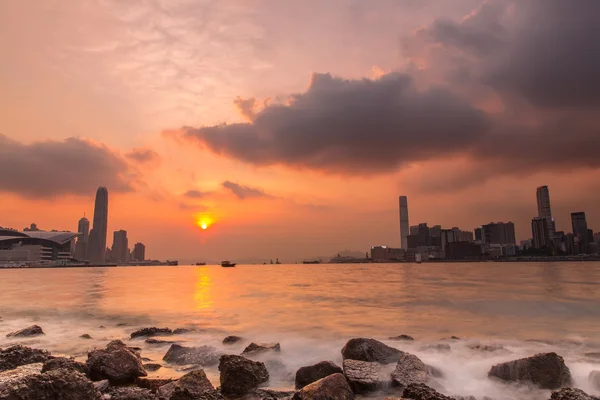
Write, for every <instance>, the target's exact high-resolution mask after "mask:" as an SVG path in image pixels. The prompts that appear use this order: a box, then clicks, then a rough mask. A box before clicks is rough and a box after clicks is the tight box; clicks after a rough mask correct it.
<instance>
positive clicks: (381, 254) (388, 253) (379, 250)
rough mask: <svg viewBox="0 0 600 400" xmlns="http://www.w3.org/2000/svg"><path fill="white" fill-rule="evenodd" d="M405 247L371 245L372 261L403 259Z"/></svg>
mask: <svg viewBox="0 0 600 400" xmlns="http://www.w3.org/2000/svg"><path fill="white" fill-rule="evenodd" d="M405 252H406V250H405V249H394V248H391V247H387V246H375V247H371V261H372V262H391V261H404V254H405Z"/></svg>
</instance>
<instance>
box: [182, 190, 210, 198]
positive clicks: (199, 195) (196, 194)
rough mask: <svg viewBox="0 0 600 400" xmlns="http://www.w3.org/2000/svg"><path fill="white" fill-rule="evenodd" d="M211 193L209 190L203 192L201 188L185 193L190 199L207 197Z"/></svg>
mask: <svg viewBox="0 0 600 400" xmlns="http://www.w3.org/2000/svg"><path fill="white" fill-rule="evenodd" d="M209 194H210V193H208V192H202V191H200V190H188V191H187V192H185V193H184V194H183V195H184V196H185V197H187V198H190V199H201V198H203V197H206V196H207V195H209Z"/></svg>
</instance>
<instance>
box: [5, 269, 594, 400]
mask: <svg viewBox="0 0 600 400" xmlns="http://www.w3.org/2000/svg"><path fill="white" fill-rule="evenodd" d="M0 316H1V317H2V319H1V320H0V347H6V346H8V345H10V344H13V343H16V342H19V343H24V344H27V345H30V346H33V347H40V348H45V349H48V350H50V351H52V352H53V353H58V354H67V355H73V356H76V357H78V358H79V359H83V360H84V359H85V356H86V353H87V351H88V350H90V349H92V348H94V347H104V345H105V344H106V343H107V342H108V341H109V340H112V339H122V340H126V342H127V343H130V344H131V345H135V346H139V347H142V349H143V350H142V355H143V356H144V357H148V358H150V359H152V360H155V361H158V362H160V360H161V359H162V356H163V355H164V353H165V352H166V350H167V349H168V345H166V346H156V345H149V344H147V343H145V342H144V341H143V340H139V339H138V340H129V339H128V337H129V334H130V333H131V332H133V331H134V330H136V329H138V328H141V327H147V326H158V327H170V328H191V329H194V330H195V331H194V332H191V333H188V334H185V335H182V336H181V337H179V336H178V338H177V340H178V341H181V342H182V343H184V344H186V345H212V346H215V347H216V348H217V349H219V350H221V351H223V352H228V353H240V352H241V351H242V350H243V348H244V347H245V345H246V344H248V343H249V342H250V341H257V342H279V343H281V349H282V350H281V353H280V354H279V355H277V356H276V357H277V360H278V361H279V364H276V365H279V366H278V367H274V368H273V370H272V371H270V372H271V375H272V379H271V381H270V385H271V387H274V388H291V387H292V386H293V376H294V373H295V371H296V370H297V368H299V367H301V366H304V365H309V364H313V363H316V362H319V361H322V360H333V361H334V362H336V363H338V364H340V365H341V354H340V350H341V348H342V347H343V345H344V343H345V342H346V341H347V340H348V339H350V338H352V337H371V338H375V339H379V340H382V341H384V342H385V343H387V344H389V345H392V346H394V347H396V348H399V349H401V350H406V351H409V352H411V353H414V354H416V355H418V356H419V357H420V358H421V359H423V361H425V362H426V363H428V364H430V365H433V366H435V367H437V368H439V369H440V370H441V371H442V372H443V373H444V378H441V379H440V380H439V385H440V386H439V390H440V391H442V392H443V393H445V394H449V395H463V396H469V395H472V396H475V397H477V398H481V397H483V396H488V397H492V398H494V399H504V398H507V399H508V398H513V399H514V398H523V399H524V398H529V399H531V398H540V399H548V398H549V392H548V391H543V390H537V389H531V388H527V387H523V386H513V385H505V384H501V383H498V382H495V381H493V380H490V379H488V378H487V372H488V371H489V369H490V367H491V366H492V365H494V364H497V363H499V362H503V361H508V360H512V359H516V358H520V357H526V356H530V355H533V354H535V353H539V352H548V351H556V352H557V353H558V354H560V355H561V356H563V357H564V358H565V361H566V363H567V365H568V366H569V368H570V369H571V372H572V374H573V376H574V379H575V386H577V387H580V388H582V389H583V390H585V391H586V392H588V393H590V394H598V391H597V390H595V389H594V388H593V387H592V386H591V385H590V383H588V380H587V377H588V374H589V373H590V371H592V370H600V358H595V357H594V356H593V354H592V355H590V353H599V352H600V263H595V262H585V263H583V262H579V263H577V262H575V263H547V264H545V263H531V264H528V263H506V264H503V263H465V264H461V263H449V264H442V263H436V264H360V265H326V264H323V265H260V266H244V265H241V266H237V267H236V268H221V267H218V266H201V267H196V266H178V267H127V268H125V267H112V268H69V269H61V268H57V269H18V270H0ZM33 323H35V324H38V325H40V326H42V328H43V329H44V331H45V332H46V335H44V336H42V337H37V338H32V339H26V340H15V339H14V338H7V337H6V334H7V333H9V332H12V331H14V330H17V329H21V328H24V327H26V326H29V325H32V324H33ZM84 333H88V334H89V335H91V336H92V337H93V339H91V340H85V339H80V338H79V336H80V335H81V334H84ZM231 334H235V335H239V336H242V337H243V338H245V339H246V341H245V342H243V343H240V344H238V345H234V346H233V347H224V346H223V345H222V344H221V341H222V339H223V338H224V337H225V336H227V335H231ZM400 334H408V335H411V336H413V337H414V338H415V339H416V340H415V341H413V342H394V341H391V340H388V337H390V336H397V335H400ZM450 336H458V337H460V338H462V339H463V340H460V341H444V342H443V343H448V344H449V345H450V346H451V351H450V352H439V351H437V350H432V349H426V347H427V346H428V345H431V344H438V343H441V342H440V339H442V338H448V337H450ZM133 343H135V344H133ZM477 343H481V344H494V345H500V346H503V347H504V349H505V351H501V352H482V351H480V350H473V349H472V348H471V347H472V345H473V344H477ZM206 372H207V375H208V376H209V378H211V380H212V381H213V382H214V383H215V385H218V371H217V369H216V367H214V368H208V369H206ZM182 373H183V372H181V371H178V370H177V369H175V368H167V367H165V368H162V369H160V370H159V371H158V372H156V373H153V374H155V375H160V376H173V375H175V376H176V375H181V374H182Z"/></svg>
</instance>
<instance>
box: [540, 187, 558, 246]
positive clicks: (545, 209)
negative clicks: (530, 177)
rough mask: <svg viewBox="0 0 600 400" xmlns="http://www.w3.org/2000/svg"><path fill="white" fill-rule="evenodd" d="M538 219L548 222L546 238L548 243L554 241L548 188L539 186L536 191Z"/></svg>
mask: <svg viewBox="0 0 600 400" xmlns="http://www.w3.org/2000/svg"><path fill="white" fill-rule="evenodd" d="M536 197H537V207H538V217H539V218H545V219H546V221H548V224H547V226H548V228H547V229H548V238H550V242H552V241H553V240H554V231H555V227H554V219H553V218H552V210H551V208H550V191H549V190H548V186H540V187H539V188H537V190H536Z"/></svg>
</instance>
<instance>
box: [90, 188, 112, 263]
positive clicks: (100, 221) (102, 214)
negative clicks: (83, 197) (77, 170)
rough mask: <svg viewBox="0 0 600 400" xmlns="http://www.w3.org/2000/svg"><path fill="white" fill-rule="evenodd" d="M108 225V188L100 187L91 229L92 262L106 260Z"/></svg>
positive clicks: (97, 192)
mask: <svg viewBox="0 0 600 400" xmlns="http://www.w3.org/2000/svg"><path fill="white" fill-rule="evenodd" d="M107 225H108V190H106V188H105V187H99V188H98V190H97V191H96V203H95V204H94V224H93V226H92V230H91V231H90V237H89V244H88V259H89V260H90V261H92V262H104V261H105V251H106V230H107Z"/></svg>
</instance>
